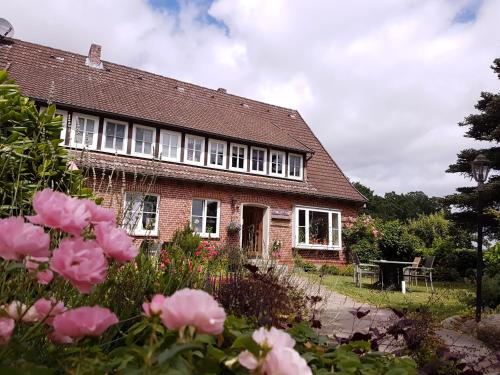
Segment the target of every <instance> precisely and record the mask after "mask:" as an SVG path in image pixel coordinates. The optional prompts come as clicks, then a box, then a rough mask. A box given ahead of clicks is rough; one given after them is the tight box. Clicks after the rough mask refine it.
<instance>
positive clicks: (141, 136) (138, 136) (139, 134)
mask: <svg viewBox="0 0 500 375" xmlns="http://www.w3.org/2000/svg"><path fill="white" fill-rule="evenodd" d="M135 139H136V140H137V141H142V140H143V139H144V129H142V128H137V129H136V131H135Z"/></svg>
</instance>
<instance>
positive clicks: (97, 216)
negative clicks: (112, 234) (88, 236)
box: [84, 199, 116, 224]
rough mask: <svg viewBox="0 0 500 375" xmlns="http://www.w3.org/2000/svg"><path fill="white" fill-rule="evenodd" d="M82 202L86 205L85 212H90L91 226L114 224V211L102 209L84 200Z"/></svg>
mask: <svg viewBox="0 0 500 375" xmlns="http://www.w3.org/2000/svg"><path fill="white" fill-rule="evenodd" d="M84 202H85V204H86V205H87V210H89V211H90V222H91V223H92V224H99V223H110V224H116V215H115V211H114V210H113V209H112V208H104V207H102V206H99V205H97V204H96V203H95V202H93V201H91V200H88V199H86V200H85V201H84Z"/></svg>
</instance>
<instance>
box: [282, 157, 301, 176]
mask: <svg viewBox="0 0 500 375" xmlns="http://www.w3.org/2000/svg"><path fill="white" fill-rule="evenodd" d="M292 156H298V157H299V158H300V176H292V175H291V174H290V167H291V164H290V159H291V157H292ZM286 167H287V175H288V178H291V179H292V180H302V179H303V178H304V156H303V155H300V154H292V153H290V154H288V163H287V166H286Z"/></svg>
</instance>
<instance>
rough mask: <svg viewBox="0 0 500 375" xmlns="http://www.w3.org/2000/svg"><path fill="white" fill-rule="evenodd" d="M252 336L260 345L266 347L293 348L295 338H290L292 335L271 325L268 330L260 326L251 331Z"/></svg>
mask: <svg viewBox="0 0 500 375" xmlns="http://www.w3.org/2000/svg"><path fill="white" fill-rule="evenodd" d="M252 338H253V341H255V342H256V343H257V344H259V345H260V346H263V347H268V348H275V347H285V348H293V347H294V346H295V340H294V339H292V336H290V335H289V334H288V333H286V332H285V331H282V330H280V329H276V328H274V327H271V329H269V330H268V329H266V328H264V327H261V328H259V329H257V330H255V331H254V332H253V334H252Z"/></svg>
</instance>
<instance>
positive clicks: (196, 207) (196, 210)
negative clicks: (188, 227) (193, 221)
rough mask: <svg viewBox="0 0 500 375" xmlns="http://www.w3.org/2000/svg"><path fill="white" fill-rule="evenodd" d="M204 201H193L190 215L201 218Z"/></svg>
mask: <svg viewBox="0 0 500 375" xmlns="http://www.w3.org/2000/svg"><path fill="white" fill-rule="evenodd" d="M204 202H205V201H202V200H200V199H194V200H193V205H192V214H193V216H195V215H196V216H203V205H204Z"/></svg>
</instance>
